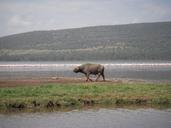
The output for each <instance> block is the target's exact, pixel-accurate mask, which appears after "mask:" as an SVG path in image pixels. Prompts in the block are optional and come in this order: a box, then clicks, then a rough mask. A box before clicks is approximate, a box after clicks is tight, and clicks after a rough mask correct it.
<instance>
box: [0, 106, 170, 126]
mask: <svg viewBox="0 0 171 128" xmlns="http://www.w3.org/2000/svg"><path fill="white" fill-rule="evenodd" d="M170 127H171V110H155V109H137V110H129V109H99V110H85V111H77V110H75V111H70V112H53V113H52V112H51V113H20V114H0V128H170Z"/></svg>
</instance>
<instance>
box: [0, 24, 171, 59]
mask: <svg viewBox="0 0 171 128" xmlns="http://www.w3.org/2000/svg"><path fill="white" fill-rule="evenodd" d="M123 59H124V60H125V59H126V60H171V22H159V23H137V24H124V25H103V26H94V27H93V26H89V27H83V28H73V29H63V30H50V31H33V32H27V33H21V34H15V35H10V36H5V37H1V38H0V60H1V61H56V60H123Z"/></svg>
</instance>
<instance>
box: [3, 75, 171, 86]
mask: <svg viewBox="0 0 171 128" xmlns="http://www.w3.org/2000/svg"><path fill="white" fill-rule="evenodd" d="M93 82H95V80H93ZM46 83H65V84H68V85H69V84H70V83H92V82H86V81H85V78H84V77H80V78H73V77H44V78H31V79H27V78H25V79H12V80H10V79H9V80H8V79H4V80H0V87H17V86H36V85H43V84H46ZM96 83H97V82H96ZM98 83H99V84H103V83H161V82H159V81H147V80H141V79H126V78H125V79H119V78H116V79H107V80H106V81H103V80H99V81H98ZM162 83H163V82H162ZM164 83H170V82H164Z"/></svg>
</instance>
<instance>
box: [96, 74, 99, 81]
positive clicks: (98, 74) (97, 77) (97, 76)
mask: <svg viewBox="0 0 171 128" xmlns="http://www.w3.org/2000/svg"><path fill="white" fill-rule="evenodd" d="M99 78H100V73H99V74H98V76H97V78H96V81H98V79H99Z"/></svg>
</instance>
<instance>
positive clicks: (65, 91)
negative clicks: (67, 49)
mask: <svg viewBox="0 0 171 128" xmlns="http://www.w3.org/2000/svg"><path fill="white" fill-rule="evenodd" d="M170 92H171V85H170V84H145V83H144V84H140V83H139V84H126V83H124V84H120V83H116V84H115V83H75V84H74V83H72V84H59V83H55V84H52V83H50V84H43V85H40V86H23V87H13V88H12V87H10V88H8V87H7V88H0V109H9V108H44V107H47V108H48V107H63V106H65V107H69V106H84V105H93V104H102V105H104V104H115V105H120V104H162V105H171V93H170Z"/></svg>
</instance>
